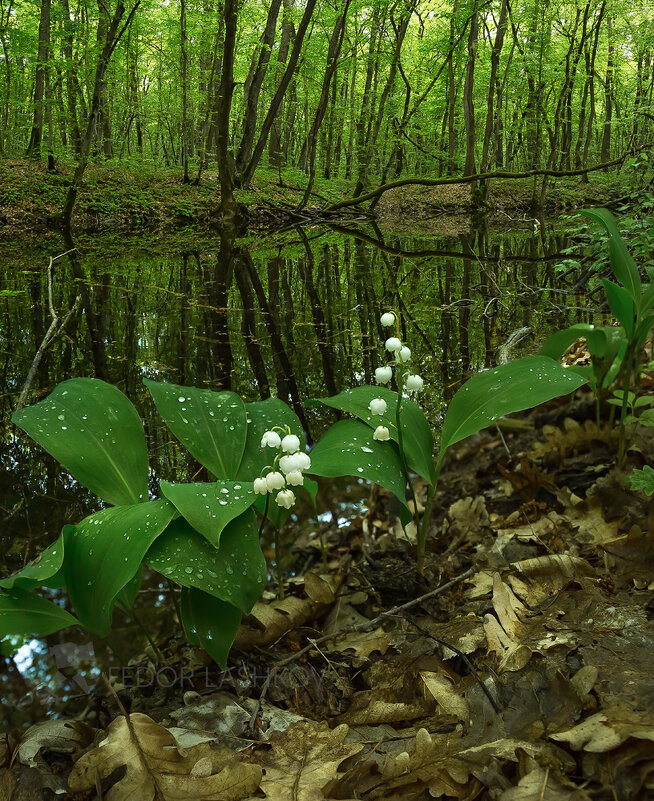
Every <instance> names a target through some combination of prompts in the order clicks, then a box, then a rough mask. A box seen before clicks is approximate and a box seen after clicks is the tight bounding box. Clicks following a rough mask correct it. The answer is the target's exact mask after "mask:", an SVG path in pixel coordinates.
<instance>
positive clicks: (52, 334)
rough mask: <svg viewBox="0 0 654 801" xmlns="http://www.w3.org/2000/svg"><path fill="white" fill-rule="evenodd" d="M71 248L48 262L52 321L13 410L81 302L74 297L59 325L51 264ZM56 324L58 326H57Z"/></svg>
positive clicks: (26, 392) (49, 303)
mask: <svg viewBox="0 0 654 801" xmlns="http://www.w3.org/2000/svg"><path fill="white" fill-rule="evenodd" d="M73 250H75V248H72V249H71V250H67V251H66V252H65V253H60V254H59V255H58V256H51V257H50V263H49V264H48V307H49V309H50V316H51V317H52V322H51V323H50V327H49V328H48V330H47V331H46V332H45V336H44V337H43V340H42V342H41V344H40V345H39V349H38V350H37V351H36V356H35V357H34V361H33V362H32V366H31V367H30V369H29V372H28V374H27V378H26V379H25V383H24V384H23V389H22V390H21V393H20V396H19V398H18V402H17V403H16V408H15V411H17V412H18V411H20V410H21V409H22V408H23V406H25V401H26V399H27V395H28V393H29V391H30V387H31V386H32V382H33V381H34V376H35V375H36V371H37V370H38V369H39V365H40V364H41V359H42V358H43V354H44V353H45V352H46V350H47V349H48V347H49V346H50V344H51V343H52V341H53V340H54V339H55V338H56V337H58V336H59V334H61V332H62V331H63V330H64V328H65V327H66V325H67V324H68V321H69V320H70V318H71V317H72V316H73V314H75V312H76V311H77V309H78V308H79V305H80V303H81V302H82V296H81V295H78V296H77V297H76V298H75V303H74V304H73V308H72V309H71V310H70V311H69V312H68V314H67V315H66V318H65V319H64V321H63V322H62V323H61V325H59V315H58V314H57V312H56V311H55V307H54V302H53V300H52V265H53V264H54V262H56V261H57V259H61V258H63V257H64V256H67V255H68V254H69V253H72V251H73ZM57 326H58V327H57Z"/></svg>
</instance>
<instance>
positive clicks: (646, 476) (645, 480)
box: [626, 464, 654, 495]
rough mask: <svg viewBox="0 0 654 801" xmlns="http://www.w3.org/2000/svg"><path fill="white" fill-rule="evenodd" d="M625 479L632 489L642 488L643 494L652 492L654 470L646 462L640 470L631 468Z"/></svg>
mask: <svg viewBox="0 0 654 801" xmlns="http://www.w3.org/2000/svg"><path fill="white" fill-rule="evenodd" d="M626 480H627V481H628V482H629V483H630V484H631V489H632V490H643V492H644V493H645V495H651V494H652V493H654V470H652V468H651V467H650V466H649V465H648V464H646V465H645V466H644V467H643V469H642V470H633V471H632V472H631V473H630V474H629V475H628V476H626Z"/></svg>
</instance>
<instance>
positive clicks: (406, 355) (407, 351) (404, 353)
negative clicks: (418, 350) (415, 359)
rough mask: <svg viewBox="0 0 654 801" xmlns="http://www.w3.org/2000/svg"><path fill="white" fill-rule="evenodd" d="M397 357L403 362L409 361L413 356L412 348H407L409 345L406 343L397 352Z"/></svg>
mask: <svg viewBox="0 0 654 801" xmlns="http://www.w3.org/2000/svg"><path fill="white" fill-rule="evenodd" d="M397 358H398V359H399V360H400V361H401V362H408V361H409V359H410V358H411V348H407V346H406V345H405V346H404V347H403V348H402V350H400V352H399V353H398V354H397Z"/></svg>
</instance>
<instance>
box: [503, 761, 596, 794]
mask: <svg viewBox="0 0 654 801" xmlns="http://www.w3.org/2000/svg"><path fill="white" fill-rule="evenodd" d="M591 798H592V796H590V795H589V794H588V793H587V792H586V791H585V790H580V789H579V788H578V787H565V786H563V785H562V784H561V782H560V781H559V779H558V777H557V776H556V774H555V773H554V772H551V771H550V769H549V767H548V768H543V767H541V766H540V765H537V766H536V767H535V768H534V769H533V770H531V771H529V773H527V775H526V776H523V777H522V779H520V781H519V782H518V785H517V786H516V787H511V788H509V789H508V790H505V791H504V792H503V793H502V795H501V796H500V801H591Z"/></svg>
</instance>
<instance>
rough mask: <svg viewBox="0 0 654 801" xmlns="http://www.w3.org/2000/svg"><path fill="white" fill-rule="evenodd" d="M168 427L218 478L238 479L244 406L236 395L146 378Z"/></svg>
mask: <svg viewBox="0 0 654 801" xmlns="http://www.w3.org/2000/svg"><path fill="white" fill-rule="evenodd" d="M143 383H144V384H145V386H146V387H147V388H148V389H149V390H150V394H151V395H152V397H153V399H154V402H155V404H156V406H157V409H158V411H159V414H160V415H161V416H162V417H163V419H164V420H165V422H166V425H167V426H168V428H170V430H171V431H172V432H173V434H174V435H175V436H176V437H177V439H178V440H179V441H180V442H181V443H182V444H183V445H184V447H185V448H187V449H188V451H190V453H192V454H193V456H194V457H195V458H196V459H197V460H198V462H200V464H201V465H204V467H206V468H207V470H209V472H210V473H212V474H213V475H214V476H216V478H235V477H236V471H237V470H238V466H239V464H240V462H241V457H242V456H243V449H244V447H245V438H246V429H247V422H246V418H245V404H244V403H243V401H242V400H241V398H239V396H238V395H236V393H234V392H213V391H212V390H210V389H196V388H195V387H180V386H178V385H177V384H163V383H158V382H157V381H150V380H149V379H147V378H146V379H144V381H143Z"/></svg>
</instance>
